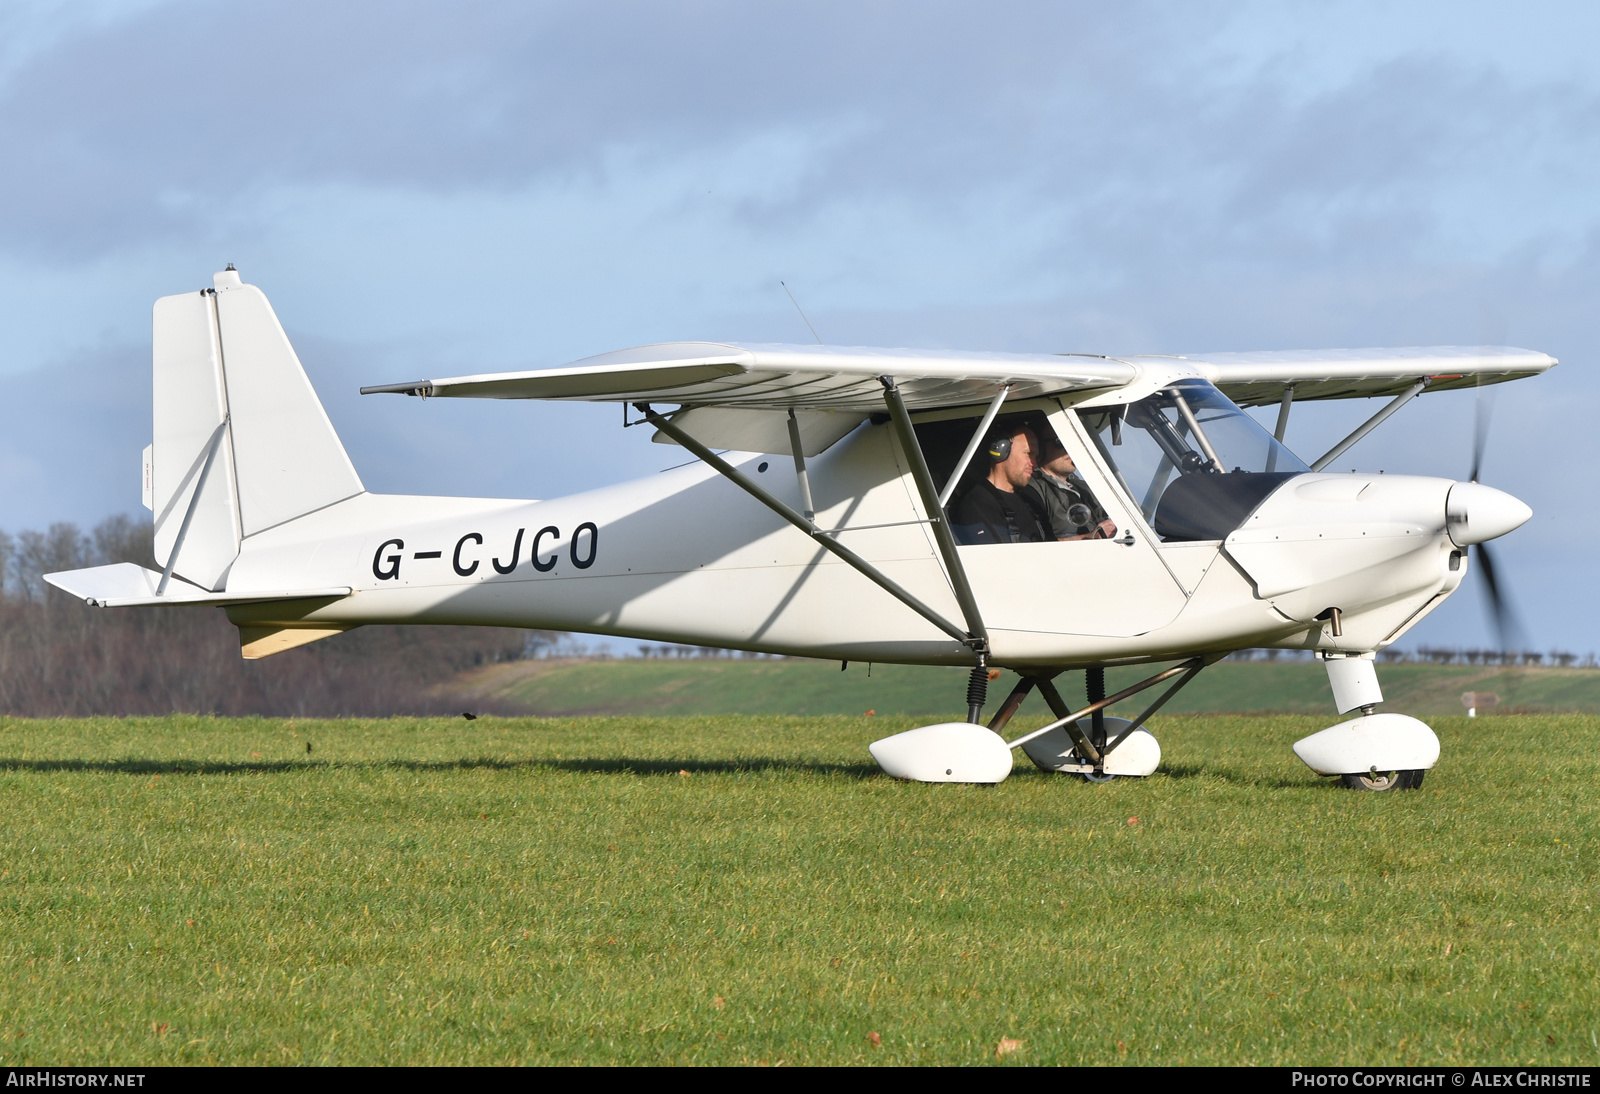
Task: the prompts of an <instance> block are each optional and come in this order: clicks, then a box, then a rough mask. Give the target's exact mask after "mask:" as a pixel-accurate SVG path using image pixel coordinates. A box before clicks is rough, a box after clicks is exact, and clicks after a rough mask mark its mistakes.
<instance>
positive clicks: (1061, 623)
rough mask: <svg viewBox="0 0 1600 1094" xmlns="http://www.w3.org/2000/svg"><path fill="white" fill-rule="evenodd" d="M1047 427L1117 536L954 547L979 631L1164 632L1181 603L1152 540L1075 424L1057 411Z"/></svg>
mask: <svg viewBox="0 0 1600 1094" xmlns="http://www.w3.org/2000/svg"><path fill="white" fill-rule="evenodd" d="M1049 422H1050V425H1051V427H1052V428H1054V430H1055V432H1056V435H1057V436H1058V437H1059V438H1060V440H1061V442H1062V443H1063V444H1064V445H1065V446H1066V448H1067V451H1068V452H1070V453H1071V455H1072V459H1073V462H1074V463H1075V464H1077V468H1078V474H1079V475H1080V476H1082V478H1083V480H1084V482H1085V484H1086V485H1088V487H1089V489H1090V490H1091V491H1093V493H1094V495H1095V497H1096V498H1097V499H1098V500H1099V501H1100V504H1101V506H1102V507H1103V508H1104V509H1105V510H1106V514H1107V516H1109V517H1110V518H1111V519H1112V520H1113V521H1115V522H1116V525H1117V535H1116V538H1114V539H1094V540H1068V541H1065V542H1057V543H1008V544H1001V545H994V546H980V547H960V548H957V550H958V551H959V552H960V554H961V564H962V566H963V567H965V569H966V571H967V578H968V580H969V581H970V582H971V584H972V588H973V592H974V594H975V595H976V596H977V599H978V606H979V608H980V610H981V611H982V612H983V618H984V622H985V624H986V625H987V626H988V627H989V628H990V630H1010V631H1032V632H1040V633H1046V634H1075V635H1093V636H1104V637H1113V638H1131V637H1134V636H1136V635H1140V634H1145V633H1148V632H1150V631H1153V630H1156V629H1158V628H1160V627H1163V626H1166V625H1167V624H1168V623H1170V622H1172V620H1173V619H1175V618H1176V617H1177V615H1178V612H1179V611H1181V610H1182V609H1183V606H1184V603H1185V601H1186V600H1187V597H1186V595H1185V593H1184V590H1183V588H1182V587H1181V586H1180V585H1179V584H1178V582H1177V581H1176V580H1175V579H1174V578H1173V575H1172V573H1171V571H1170V570H1168V568H1167V567H1166V565H1165V564H1163V562H1162V560H1161V558H1160V556H1159V555H1158V554H1157V552H1156V549H1155V536H1154V534H1153V533H1152V532H1151V531H1150V529H1149V527H1148V526H1147V525H1146V523H1145V521H1144V519H1143V517H1141V516H1140V515H1139V511H1138V509H1137V508H1136V507H1135V506H1134V505H1132V504H1131V503H1130V502H1129V500H1128V499H1127V498H1126V497H1125V496H1124V493H1123V491H1122V490H1121V489H1119V488H1117V487H1115V486H1114V485H1113V481H1114V480H1113V478H1112V476H1110V475H1109V474H1107V472H1106V469H1105V468H1104V467H1103V466H1102V464H1101V461H1100V460H1099V458H1098V455H1097V454H1096V453H1095V451H1094V447H1093V445H1092V444H1090V443H1089V441H1088V439H1087V438H1086V437H1085V436H1084V435H1083V433H1082V432H1081V430H1080V429H1079V424H1078V422H1077V420H1076V419H1075V417H1074V416H1073V415H1072V414H1071V413H1070V412H1068V411H1065V410H1061V409H1059V408H1057V409H1056V410H1055V411H1054V412H1053V413H1051V414H1050V415H1049ZM1130 535H1131V542H1129V540H1130Z"/></svg>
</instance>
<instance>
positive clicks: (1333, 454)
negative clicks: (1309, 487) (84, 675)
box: [1311, 376, 1433, 471]
mask: <svg viewBox="0 0 1600 1094" xmlns="http://www.w3.org/2000/svg"><path fill="white" fill-rule="evenodd" d="M1432 381H1433V377H1432V376H1424V377H1423V378H1422V379H1420V380H1418V381H1417V382H1416V383H1414V384H1412V385H1411V386H1410V387H1408V388H1406V389H1405V390H1404V391H1402V392H1401V393H1400V394H1398V395H1396V396H1395V397H1394V398H1393V399H1392V400H1390V401H1389V404H1388V405H1387V406H1385V407H1384V408H1383V409H1382V410H1380V411H1378V412H1377V413H1376V414H1374V415H1373V416H1372V417H1370V418H1368V419H1367V420H1366V421H1364V422H1362V423H1361V424H1360V425H1358V426H1357V427H1356V430H1355V432H1354V433H1352V434H1350V436H1348V437H1346V438H1345V439H1344V440H1342V441H1340V442H1339V443H1338V444H1336V445H1334V446H1333V447H1332V448H1330V449H1328V451H1327V452H1325V453H1323V454H1322V455H1321V456H1319V457H1318V458H1317V462H1316V463H1314V464H1312V465H1311V470H1313V471H1321V470H1322V469H1323V468H1324V467H1327V466H1328V465H1329V464H1330V463H1332V462H1333V461H1334V460H1336V459H1338V458H1339V457H1340V456H1342V455H1344V454H1345V452H1346V451H1348V450H1349V448H1350V446H1351V445H1353V444H1355V443H1356V442H1357V441H1359V440H1360V439H1361V438H1362V437H1365V436H1366V435H1367V434H1368V433H1371V432H1372V431H1373V430H1374V429H1377V428H1378V427H1379V426H1380V425H1382V424H1383V423H1384V422H1386V421H1387V420H1388V419H1389V415H1391V414H1393V413H1394V412H1395V411H1397V410H1399V409H1400V408H1401V407H1403V406H1405V405H1406V404H1407V403H1409V402H1410V401H1411V400H1412V399H1415V398H1416V397H1417V396H1418V395H1421V394H1422V389H1423V388H1425V387H1427V386H1428V384H1430V383H1431V382H1432Z"/></svg>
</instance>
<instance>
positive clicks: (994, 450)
mask: <svg viewBox="0 0 1600 1094" xmlns="http://www.w3.org/2000/svg"><path fill="white" fill-rule="evenodd" d="M984 447H985V450H986V451H987V452H988V453H989V462H990V463H1005V462H1006V461H1007V460H1008V459H1010V458H1011V438H1010V437H990V438H989V443H988V444H987V445H985V446H984Z"/></svg>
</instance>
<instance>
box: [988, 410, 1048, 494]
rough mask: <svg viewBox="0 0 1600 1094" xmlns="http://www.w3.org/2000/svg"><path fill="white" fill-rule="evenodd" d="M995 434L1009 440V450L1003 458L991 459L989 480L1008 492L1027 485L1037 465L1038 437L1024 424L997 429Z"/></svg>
mask: <svg viewBox="0 0 1600 1094" xmlns="http://www.w3.org/2000/svg"><path fill="white" fill-rule="evenodd" d="M995 436H996V437H1003V438H1006V439H1007V440H1009V441H1010V442H1011V445H1010V449H1011V450H1010V451H1009V452H1007V453H1006V455H1005V457H1004V458H1003V459H999V460H992V461H991V463H990V464H989V481H990V482H991V483H993V484H994V485H995V487H996V488H998V489H1000V490H1004V491H1005V492H1006V493H1008V494H1009V493H1012V492H1013V491H1016V490H1020V489H1021V488H1022V487H1024V486H1027V485H1028V480H1030V479H1032V478H1033V469H1034V467H1036V466H1037V464H1036V462H1035V461H1036V458H1037V454H1038V451H1039V439H1038V438H1037V437H1035V436H1034V433H1033V430H1031V429H1029V428H1027V427H1026V426H1016V427H1014V428H1011V429H1002V430H999V431H997V432H996V434H995Z"/></svg>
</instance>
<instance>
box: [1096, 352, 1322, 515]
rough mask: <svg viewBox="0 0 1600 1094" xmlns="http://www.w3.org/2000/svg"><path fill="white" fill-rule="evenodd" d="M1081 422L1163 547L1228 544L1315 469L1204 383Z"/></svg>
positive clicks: (1102, 410)
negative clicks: (1271, 497)
mask: <svg viewBox="0 0 1600 1094" xmlns="http://www.w3.org/2000/svg"><path fill="white" fill-rule="evenodd" d="M1078 416H1079V419H1080V420H1081V421H1082V422H1083V424H1084V426H1085V428H1086V430H1087V431H1088V433H1089V436H1090V437H1091V438H1092V440H1093V441H1094V444H1095V447H1096V448H1097V449H1098V450H1099V453H1100V456H1101V458H1102V459H1103V460H1104V461H1105V464H1106V466H1107V467H1109V468H1110V470H1111V473H1112V474H1113V475H1114V476H1115V477H1116V479H1117V481H1118V482H1119V483H1120V484H1121V486H1122V488H1123V489H1124V490H1125V491H1126V492H1127V496H1128V497H1130V498H1131V499H1133V501H1134V502H1135V503H1136V504H1137V505H1138V506H1139V511H1140V512H1141V513H1142V514H1143V515H1144V519H1145V521H1146V522H1147V523H1148V524H1149V525H1150V527H1151V528H1152V529H1154V531H1155V533H1156V535H1158V536H1160V537H1161V539H1162V540H1163V541H1168V542H1171V541H1181V540H1199V539H1223V538H1225V537H1226V536H1227V535H1228V533H1229V532H1231V531H1233V530H1234V529H1235V528H1237V527H1238V526H1239V525H1240V523H1241V522H1243V520H1244V518H1245V517H1246V516H1248V515H1249V513H1250V511H1251V510H1253V509H1254V508H1255V507H1256V506H1257V505H1259V504H1260V503H1261V502H1262V500H1263V499H1265V498H1266V496H1267V495H1268V494H1270V493H1272V491H1273V490H1275V489H1277V488H1278V486H1279V485H1281V484H1282V483H1283V482H1284V481H1285V480H1286V479H1289V478H1291V477H1293V476H1295V475H1300V474H1304V473H1306V472H1307V471H1309V470H1310V468H1308V467H1307V466H1306V465H1305V464H1304V463H1303V462H1302V461H1301V460H1300V458H1299V457H1298V456H1296V455H1295V454H1294V453H1293V452H1291V451H1289V449H1287V448H1286V447H1284V446H1283V444H1281V443H1280V442H1279V441H1277V440H1276V439H1275V438H1274V437H1273V436H1272V434H1270V433H1268V432H1267V431H1266V430H1265V429H1263V428H1262V427H1261V426H1260V424H1259V423H1257V422H1256V420H1255V419H1254V418H1252V417H1250V416H1249V415H1248V414H1246V413H1245V412H1244V411H1243V410H1241V409H1239V407H1238V406H1236V405H1234V403H1232V402H1231V401H1229V400H1228V398H1227V397H1225V396H1224V395H1223V394H1222V393H1221V392H1220V391H1218V390H1217V389H1216V388H1215V387H1213V386H1212V385H1211V384H1209V383H1207V382H1206V381H1204V380H1198V379H1192V380H1181V381H1178V382H1177V383H1174V384H1171V385H1169V386H1167V387H1165V388H1162V389H1161V390H1160V391H1158V392H1156V393H1155V394H1153V395H1150V396H1147V397H1146V398H1143V399H1140V400H1139V401H1137V402H1133V403H1126V404H1123V405H1121V406H1112V407H1096V408H1092V409H1084V410H1080V411H1079V412H1078Z"/></svg>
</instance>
